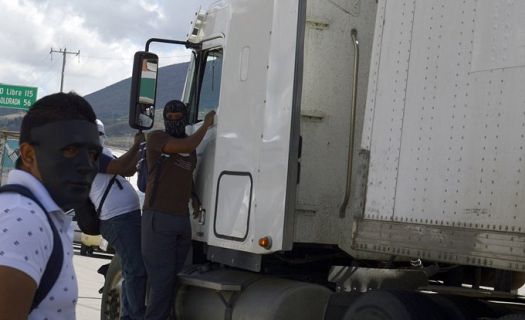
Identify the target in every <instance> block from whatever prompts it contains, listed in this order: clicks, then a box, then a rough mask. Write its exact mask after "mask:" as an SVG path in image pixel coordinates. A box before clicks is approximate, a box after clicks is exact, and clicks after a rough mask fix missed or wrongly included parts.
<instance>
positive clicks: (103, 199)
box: [97, 175, 122, 216]
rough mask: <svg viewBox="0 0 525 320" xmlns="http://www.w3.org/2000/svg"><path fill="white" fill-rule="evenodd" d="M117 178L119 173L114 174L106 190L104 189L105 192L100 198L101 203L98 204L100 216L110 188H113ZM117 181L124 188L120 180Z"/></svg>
mask: <svg viewBox="0 0 525 320" xmlns="http://www.w3.org/2000/svg"><path fill="white" fill-rule="evenodd" d="M116 180H117V175H114V176H113V178H111V180H109V183H108V186H107V187H106V190H104V194H103V195H102V199H101V200H100V203H99V204H98V208H97V215H98V216H100V211H101V210H102V206H103V205H104V202H105V201H106V198H107V196H108V193H109V189H111V186H112V185H113V183H115V181H116ZM117 183H118V184H119V187H120V189H122V186H120V182H118V181H117Z"/></svg>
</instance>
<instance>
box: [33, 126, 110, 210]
mask: <svg viewBox="0 0 525 320" xmlns="http://www.w3.org/2000/svg"><path fill="white" fill-rule="evenodd" d="M31 137H32V139H31V144H33V145H34V146H35V150H36V160H37V167H38V170H39V172H40V176H41V178H42V184H43V185H44V187H45V188H46V189H47V191H48V192H49V194H50V196H51V198H53V200H54V201H55V203H56V204H57V205H58V206H59V207H61V208H62V209H63V210H69V209H71V208H73V207H75V206H77V205H79V204H82V203H84V202H85V201H86V199H87V198H88V196H89V191H90V189H91V183H92V182H93V179H94V178H95V175H96V173H97V171H98V156H99V155H100V152H101V151H102V147H101V145H100V141H99V135H98V130H97V126H96V125H95V124H93V123H90V122H88V121H85V120H69V121H58V122H53V123H49V124H46V125H44V126H41V127H37V128H34V129H32V130H31Z"/></svg>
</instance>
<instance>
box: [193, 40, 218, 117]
mask: <svg viewBox="0 0 525 320" xmlns="http://www.w3.org/2000/svg"><path fill="white" fill-rule="evenodd" d="M221 73H222V50H214V51H209V52H208V54H207V57H206V63H205V65H204V73H203V75H202V82H201V90H200V95H199V112H198V115H197V121H200V120H203V119H204V116H205V115H206V113H208V112H209V111H211V110H216V109H217V107H218V106H219V93H220V91H221Z"/></svg>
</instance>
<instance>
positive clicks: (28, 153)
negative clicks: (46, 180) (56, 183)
mask: <svg viewBox="0 0 525 320" xmlns="http://www.w3.org/2000/svg"><path fill="white" fill-rule="evenodd" d="M20 161H21V162H22V163H21V164H22V168H21V169H23V170H25V171H28V172H29V173H31V174H32V175H34V176H36V177H39V176H40V174H39V172H38V166H37V160H36V150H35V147H34V146H33V145H31V144H29V143H27V142H24V143H22V144H21V145H20Z"/></svg>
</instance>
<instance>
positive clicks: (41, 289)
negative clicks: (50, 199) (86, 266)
mask: <svg viewBox="0 0 525 320" xmlns="http://www.w3.org/2000/svg"><path fill="white" fill-rule="evenodd" d="M2 192H13V193H18V194H20V195H22V196H24V197H26V198H29V199H31V200H33V202H34V203H36V204H37V205H38V206H39V207H40V208H42V210H43V211H44V213H45V214H46V217H47V221H48V222H49V226H50V227H51V231H52V232H53V250H52V251H51V255H50V256H49V260H47V264H46V269H45V270H44V273H43V274H42V278H41V279H40V284H39V285H38V288H37V289H36V292H35V296H34V297H33V304H32V305H31V310H33V309H35V308H36V307H38V305H39V304H40V302H42V300H44V298H45V297H46V296H47V294H48V293H49V291H50V290H51V288H52V287H53V286H54V285H55V282H56V281H57V279H58V276H59V275H60V271H62V262H63V261H64V251H63V247H62V240H60V235H59V233H58V231H57V228H56V226H55V224H54V223H53V221H52V220H51V217H50V216H49V213H48V212H47V210H46V208H45V207H44V206H43V205H42V203H41V202H40V201H38V199H37V198H36V197H35V196H34V195H33V193H31V191H29V189H27V188H26V187H24V186H21V185H18V184H7V185H4V186H2V187H0V193H2Z"/></svg>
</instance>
